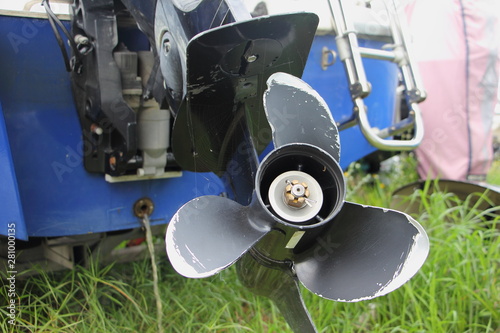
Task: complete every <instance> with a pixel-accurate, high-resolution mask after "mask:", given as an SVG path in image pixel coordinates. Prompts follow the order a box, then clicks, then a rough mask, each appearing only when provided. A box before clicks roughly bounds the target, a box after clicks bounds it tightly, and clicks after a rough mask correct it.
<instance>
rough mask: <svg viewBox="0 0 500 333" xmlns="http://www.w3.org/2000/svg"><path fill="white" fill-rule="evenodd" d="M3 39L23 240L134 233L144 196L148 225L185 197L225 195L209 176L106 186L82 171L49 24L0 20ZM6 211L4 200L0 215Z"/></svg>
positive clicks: (4, 96) (0, 57)
mask: <svg viewBox="0 0 500 333" xmlns="http://www.w3.org/2000/svg"><path fill="white" fill-rule="evenodd" d="M0 36H1V38H0V50H1V52H0V73H1V80H0V100H1V101H2V106H3V114H4V116H5V124H6V128H7V133H8V135H9V141H10V147H11V151H12V160H13V165H14V168H15V172H16V174H17V180H18V188H19V195H20V199H21V202H22V206H23V214H24V219H25V223H26V230H27V235H28V236H30V237H32V236H35V237H41V236H43V237H46V236H65V235H78V234H86V233H97V232H104V231H114V230H122V229H128V228H136V227H139V226H140V225H141V223H140V221H139V220H138V218H137V217H135V216H134V214H133V205H134V203H135V202H136V200H138V199H141V198H143V197H149V198H150V199H152V200H153V202H154V204H155V210H154V212H153V214H152V216H151V222H152V224H161V223H166V222H168V221H169V220H170V218H171V216H172V215H173V214H174V213H175V212H176V210H177V209H178V208H179V207H180V206H181V205H183V204H184V203H185V202H187V201H189V200H190V199H192V198H194V197H196V196H200V195H206V194H214V195H217V194H219V193H220V192H223V191H224V187H223V185H222V183H221V182H220V180H219V178H218V177H216V176H215V175H213V174H195V173H189V172H184V174H183V176H182V177H181V178H172V179H163V180H154V181H136V182H127V183H115V184H110V183H107V182H106V181H105V180H104V176H103V175H98V174H90V173H88V172H86V171H85V170H84V167H83V160H82V154H84V153H85V151H84V150H83V147H82V138H81V129H80V124H79V121H78V117H77V112H76V110H75V106H74V104H73V99H72V95H71V89H70V81H69V74H68V73H66V71H65V67H64V63H63V61H62V57H61V54H60V50H59V48H58V47H57V44H56V41H55V39H54V35H53V33H52V30H51V28H50V25H49V23H48V22H47V20H44V19H32V18H19V17H9V16H0ZM2 184H3V181H2ZM4 191H5V190H4V186H2V187H1V189H0V192H4ZM5 193H6V191H5ZM8 208H9V209H10V206H9V207H5V206H4V202H1V211H2V214H5V211H6V210H8ZM1 222H2V223H3V224H5V222H6V221H5V222H4V220H3V219H2V220H1ZM4 229H5V227H4V225H2V226H1V228H0V233H2V234H4ZM18 236H20V235H18Z"/></svg>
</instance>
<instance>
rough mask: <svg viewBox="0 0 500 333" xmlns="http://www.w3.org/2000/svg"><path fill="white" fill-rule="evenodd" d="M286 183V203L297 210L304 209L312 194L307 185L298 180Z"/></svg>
mask: <svg viewBox="0 0 500 333" xmlns="http://www.w3.org/2000/svg"><path fill="white" fill-rule="evenodd" d="M286 182H287V183H288V185H287V186H286V187H285V193H284V195H285V203H286V204H287V205H288V206H292V207H295V208H304V206H305V205H306V199H307V198H309V196H310V194H311V193H310V192H309V189H308V186H307V184H306V183H305V182H302V183H301V182H299V181H298V180H292V181H289V180H287V181H286Z"/></svg>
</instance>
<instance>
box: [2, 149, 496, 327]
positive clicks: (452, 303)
mask: <svg viewBox="0 0 500 333" xmlns="http://www.w3.org/2000/svg"><path fill="white" fill-rule="evenodd" d="M408 161H409V162H405V163H410V164H409V165H410V167H405V168H403V170H404V172H403V173H404V174H403V177H404V178H405V179H400V177H402V176H401V175H400V174H399V173H398V172H391V177H396V178H398V179H390V180H389V182H384V179H383V175H381V176H378V177H377V176H373V175H366V174H363V173H362V172H361V171H360V170H357V169H356V167H355V166H353V167H352V168H351V169H350V170H349V175H348V177H349V181H348V185H349V191H348V196H349V200H351V201H357V202H362V203H365V204H373V205H382V206H387V205H388V204H389V202H390V198H391V196H390V193H391V192H392V190H393V189H394V188H396V187H398V186H399V185H402V184H403V183H407V182H409V178H408V177H410V178H411V177H414V174H411V172H412V170H411V165H412V164H411V163H413V162H411V159H409V160H408ZM358 169H359V168H358ZM408 170H409V171H408ZM360 184H361V185H360ZM358 185H359V186H358ZM499 185H500V184H499ZM429 186H431V184H430V185H429ZM424 192H425V191H419V192H416V193H414V194H413V196H414V197H415V198H417V197H418V198H419V199H420V201H421V205H422V207H423V208H424V210H423V213H421V214H420V216H418V217H417V219H418V221H419V222H420V223H421V224H422V225H423V226H424V227H425V228H426V230H427V232H428V235H429V238H430V240H431V250H430V254H429V257H428V259H427V261H426V263H425V264H424V266H423V267H422V269H421V270H420V271H419V273H417V275H416V276H415V277H414V278H413V279H412V280H410V281H409V282H408V283H407V284H405V285H404V286H403V287H401V288H400V289H398V290H396V291H394V292H392V293H390V294H389V295H387V296H383V297H379V298H376V299H373V300H370V301H364V302H360V303H337V302H331V301H327V300H324V299H321V298H319V297H317V296H315V295H313V294H311V293H310V292H308V291H307V290H303V294H304V299H305V301H306V304H307V306H308V308H309V310H310V312H311V316H312V318H313V320H314V321H315V323H316V325H317V327H318V330H319V331H320V332H380V333H382V332H384V333H386V332H432V333H434V332H437V333H439V332H499V330H500V295H499V277H500V275H499V274H498V271H499V270H498V268H499V264H500V237H499V225H498V224H499V223H500V216H499V215H495V214H494V212H493V210H492V209H490V210H488V211H478V210H477V209H475V208H474V205H472V207H470V206H471V205H469V204H468V203H467V200H466V202H461V201H460V200H459V199H458V198H456V197H455V196H454V195H453V194H449V193H439V192H436V193H433V194H431V195H426V194H425V193H424ZM468 200H469V199H468ZM497 208H498V207H497ZM157 257H160V259H159V263H158V264H159V267H158V269H159V277H160V290H159V292H160V295H161V299H162V305H163V318H162V320H163V323H164V327H165V332H183V333H184V332H259V333H260V332H289V329H288V327H287V325H286V324H285V323H284V321H283V319H282V317H281V315H280V314H279V312H278V310H277V309H276V308H275V307H274V305H273V304H271V302H270V301H268V300H267V299H264V298H260V297H256V296H254V295H253V294H251V293H250V292H248V291H247V290H245V289H243V288H242V287H241V285H240V284H239V282H238V280H237V277H236V273H235V270H234V268H230V269H228V270H226V271H223V272H222V273H221V274H218V275H216V276H214V277H211V278H206V279H199V280H197V279H186V278H183V277H181V276H179V275H178V274H176V273H175V271H173V269H172V268H171V266H170V264H169V262H168V260H167V258H166V257H165V255H164V254H162V253H160V254H157ZM17 288H18V289H17V293H18V299H17V309H18V311H19V313H20V315H19V316H18V317H17V322H16V326H15V327H12V326H11V325H9V324H8V323H7V321H6V320H4V321H2V322H0V330H1V331H2V332H89V333H90V332H120V333H121V332H141V333H142V332H156V331H157V326H156V308H155V298H154V293H153V282H152V273H151V265H150V263H149V262H148V261H147V260H144V261H139V262H135V263H132V264H122V265H110V266H106V267H99V265H97V264H93V265H90V266H89V267H87V268H83V267H79V268H77V269H75V270H73V271H66V272H62V273H58V274H50V273H49V274H48V273H44V272H40V274H39V275H36V276H33V277H31V278H29V279H28V280H26V281H24V282H22V281H18V285H17ZM0 294H1V295H2V297H0V302H2V301H3V300H4V299H5V300H6V299H7V293H6V288H2V289H1V291H0ZM0 312H2V314H1V317H2V318H7V317H6V316H7V313H6V306H5V303H2V304H1V307H0Z"/></svg>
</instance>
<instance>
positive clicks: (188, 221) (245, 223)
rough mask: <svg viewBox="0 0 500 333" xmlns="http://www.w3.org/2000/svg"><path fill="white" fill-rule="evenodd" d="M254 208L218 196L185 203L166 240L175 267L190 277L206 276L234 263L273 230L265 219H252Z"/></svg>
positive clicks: (168, 230)
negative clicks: (256, 220) (254, 220)
mask: <svg viewBox="0 0 500 333" xmlns="http://www.w3.org/2000/svg"><path fill="white" fill-rule="evenodd" d="M251 209H252V207H251V206H248V207H244V206H242V205H240V204H238V203H237V202H235V201H232V200H230V199H227V198H223V197H218V196H203V197H199V198H196V199H193V200H191V201H189V202H188V203H187V204H185V205H184V206H182V207H181V208H180V209H179V210H178V211H177V213H176V214H175V215H174V216H173V217H172V220H171V221H170V223H169V225H168V228H167V233H166V239H165V241H166V247H167V254H168V257H169V259H170V262H171V263H172V266H173V267H174V269H175V270H176V271H177V272H178V273H179V274H181V275H184V276H186V277H190V278H203V277H208V276H211V275H214V274H216V273H218V272H220V271H221V270H223V269H225V268H227V267H228V266H230V265H231V264H233V263H234V262H235V261H236V260H238V259H239V258H240V257H241V256H242V255H243V254H244V253H245V252H247V251H248V249H250V248H251V247H252V246H253V245H254V244H255V243H256V242H257V241H258V240H259V239H260V238H261V237H262V236H264V235H265V234H266V233H267V232H268V231H269V230H270V227H269V225H267V224H266V223H264V222H263V221H258V223H255V222H253V221H251V220H250V219H249V215H252V214H251V212H250V210H251ZM249 212H250V214H249ZM254 215H255V214H254Z"/></svg>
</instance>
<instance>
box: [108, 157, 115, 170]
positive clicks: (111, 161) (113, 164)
mask: <svg viewBox="0 0 500 333" xmlns="http://www.w3.org/2000/svg"><path fill="white" fill-rule="evenodd" d="M109 166H110V167H111V170H115V169H116V157H115V156H111V157H110V158H109Z"/></svg>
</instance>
